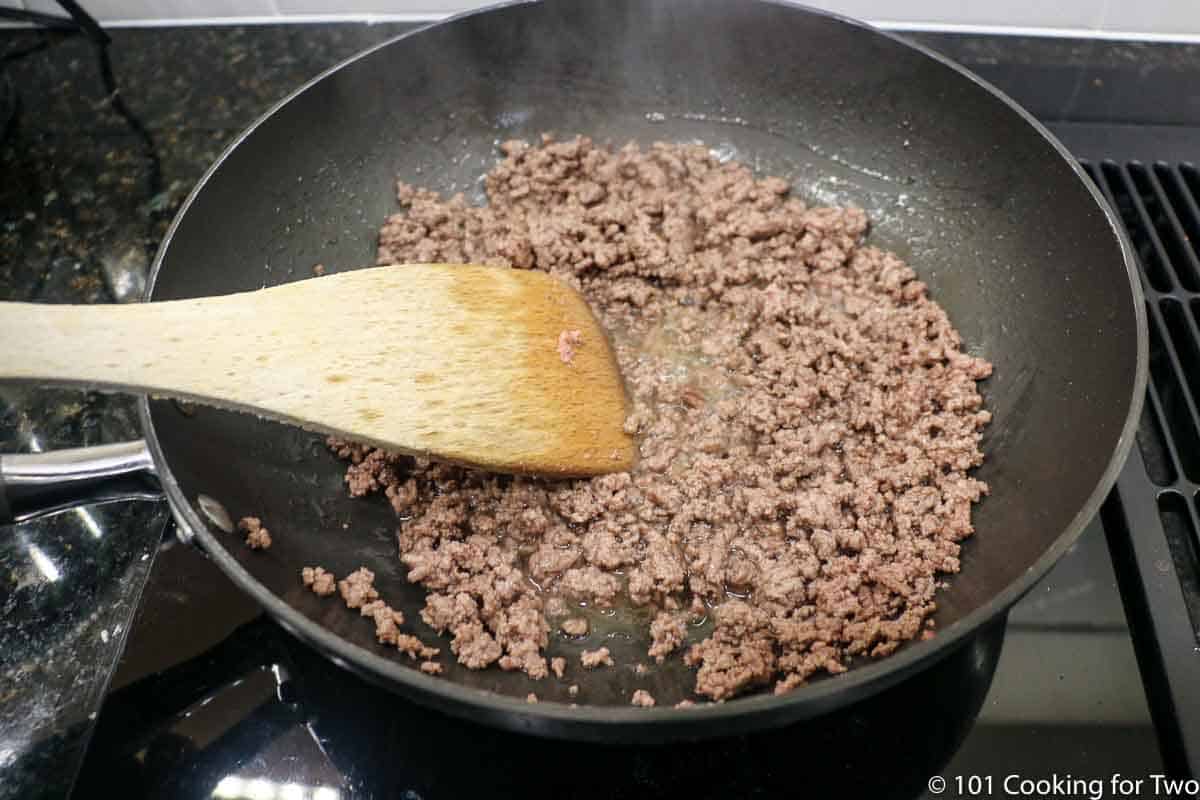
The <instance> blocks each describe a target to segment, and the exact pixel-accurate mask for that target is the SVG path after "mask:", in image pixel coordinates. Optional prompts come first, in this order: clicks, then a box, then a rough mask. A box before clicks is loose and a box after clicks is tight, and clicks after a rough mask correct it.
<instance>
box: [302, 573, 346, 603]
mask: <svg viewBox="0 0 1200 800" xmlns="http://www.w3.org/2000/svg"><path fill="white" fill-rule="evenodd" d="M300 580H301V581H303V582H304V585H305V586H307V587H309V588H310V589H312V590H313V593H314V594H316V595H319V596H321V597H328V596H329V595H331V594H333V593H334V592H336V591H337V580H336V579H335V578H334V577H333V573H332V572H326V571H325V569H324V568H322V567H305V568H304V569H302V570H300Z"/></svg>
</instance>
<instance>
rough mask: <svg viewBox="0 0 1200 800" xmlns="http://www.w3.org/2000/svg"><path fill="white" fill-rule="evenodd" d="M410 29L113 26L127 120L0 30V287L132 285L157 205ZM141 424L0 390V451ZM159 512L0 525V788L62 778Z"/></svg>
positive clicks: (88, 87)
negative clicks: (349, 65) (272, 111)
mask: <svg viewBox="0 0 1200 800" xmlns="http://www.w3.org/2000/svg"><path fill="white" fill-rule="evenodd" d="M408 27H411V26H397V25H376V26H367V25H344V26H333V25H328V26H320V27H308V26H281V27H273V28H188V29H175V30H115V31H112V39H113V41H112V44H111V45H110V47H109V53H110V56H111V62H112V70H113V74H114V76H115V82H116V86H117V89H118V91H119V93H120V97H121V99H122V100H123V101H124V106H125V108H126V109H128V112H129V116H128V117H126V116H123V115H122V114H121V113H119V112H120V109H119V107H115V106H114V103H113V102H112V99H111V97H109V96H108V94H107V93H106V91H105V86H104V83H103V81H102V79H101V66H100V62H99V59H98V51H97V48H96V47H95V46H94V45H93V44H91V43H90V42H89V41H87V40H86V39H84V38H83V37H82V36H68V35H62V34H45V33H40V32H31V31H12V30H10V31H3V32H0V70H2V71H0V125H2V126H4V128H3V130H4V132H3V139H0V175H2V176H3V180H0V299H2V300H30V301H36V302H46V303H108V302H127V301H131V300H136V299H138V298H140V297H141V294H142V292H143V290H144V288H145V280H146V273H147V269H148V267H149V264H150V262H151V261H152V259H153V257H154V253H155V250H156V249H157V247H158V243H159V241H160V240H161V238H162V236H163V234H164V233H165V231H166V229H167V226H168V225H169V224H170V221H171V218H172V216H173V215H174V214H175V212H176V211H177V210H178V208H179V206H180V204H181V203H182V201H183V199H184V198H185V197H186V195H187V193H188V192H189V191H190V190H191V188H192V186H193V185H194V184H195V183H196V181H197V180H198V179H199V178H200V176H201V175H202V174H203V172H204V170H205V169H206V168H207V167H208V165H209V164H210V163H211V162H212V161H213V160H214V159H215V158H216V157H217V155H218V154H219V153H220V152H221V150H222V149H223V148H224V147H225V146H226V145H228V144H229V142H230V141H232V140H233V138H234V137H235V136H236V135H237V134H238V132H239V131H240V130H241V129H242V128H244V127H245V126H246V125H248V124H250V123H251V122H252V121H253V120H254V119H255V118H256V117H258V116H259V115H260V114H262V113H263V112H264V111H266V110H267V109H268V108H270V106H271V105H272V104H274V103H275V102H277V101H278V100H280V99H281V98H283V97H284V96H286V95H287V93H289V92H290V91H292V90H293V89H295V88H296V87H297V86H299V85H300V84H302V83H303V82H304V81H306V80H308V79H309V78H311V77H313V76H314V75H316V74H318V73H319V72H321V71H322V70H324V69H326V68H328V67H330V66H332V65H333V64H336V63H337V62H338V61H340V60H342V59H344V58H346V57H348V56H351V55H353V54H354V53H356V52H358V51H360V50H362V49H364V48H366V47H368V46H370V45H372V44H375V43H377V42H380V41H382V40H384V39H387V38H389V37H391V36H394V35H396V34H397V33H398V32H401V31H403V30H405V29H406V28H408ZM14 95H15V97H16V101H17V102H16V107H15V110H14V109H12V108H11V104H6V102H5V100H3V99H2V98H6V97H12V96H14ZM6 105H9V108H7V109H6V108H5V106H6ZM10 115H11V116H10ZM14 344H16V343H12V342H7V343H5V345H6V346H10V347H11V346H14ZM137 437H138V427H137V419H136V414H135V411H134V404H133V402H132V400H131V399H130V398H127V397H120V396H109V395H102V394H99V393H95V392H80V391H63V390H44V389H33V388H28V387H17V386H12V385H0V452H29V451H37V450H43V449H45V450H49V449H53V448H61V447H73V446H79V445H85V444H98V443H103V442H114V441H122V440H127V439H134V438H137ZM168 520H169V514H168V512H167V509H166V507H165V505H164V504H163V503H161V502H160V503H145V502H143V503H118V504H112V505H108V506H101V507H90V508H86V509H82V510H79V511H76V512H71V513H65V514H59V515H57V516H54V517H50V518H48V519H43V520H39V521H35V522H29V523H25V524H22V525H18V526H15V527H13V528H10V529H4V530H0V608H2V609H3V610H2V612H0V642H2V643H3V651H2V654H0V776H2V777H0V798H8V797H22V798H28V797H32V796H38V795H41V796H50V797H58V796H64V795H66V794H67V793H68V792H69V790H70V785H71V781H72V780H73V778H74V774H75V765H76V764H77V762H78V760H79V759H80V757H81V756H82V753H83V750H84V748H85V747H86V744H87V736H88V734H89V732H90V729H91V726H90V721H91V720H93V719H94V718H95V716H96V712H97V710H98V708H99V705H100V702H101V700H102V699H103V696H104V692H105V688H106V686H107V683H108V679H109V676H110V674H111V671H112V669H113V666H114V664H115V662H116V660H117V658H118V656H119V655H120V652H121V649H122V646H123V642H124V636H125V633H126V632H127V628H128V622H129V619H130V618H131V616H132V614H133V611H134V609H135V607H136V605H137V602H138V599H139V597H140V596H141V592H142V587H143V585H144V583H145V579H146V576H147V574H148V573H149V570H150V567H151V565H152V563H153V559H154V554H155V552H156V551H157V548H158V546H159V542H160V539H161V538H162V537H163V532H164V526H166V524H167V522H168Z"/></svg>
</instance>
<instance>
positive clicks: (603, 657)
mask: <svg viewBox="0 0 1200 800" xmlns="http://www.w3.org/2000/svg"><path fill="white" fill-rule="evenodd" d="M579 663H580V664H583V666H584V668H585V669H595V668H596V667H611V666H612V665H613V660H612V656H611V655H609V652H608V648H607V647H601V648H599V649H597V650H584V651H583V652H582V653H580V654H579Z"/></svg>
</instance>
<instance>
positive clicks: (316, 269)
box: [312, 264, 325, 278]
mask: <svg viewBox="0 0 1200 800" xmlns="http://www.w3.org/2000/svg"><path fill="white" fill-rule="evenodd" d="M312 274H313V275H316V276H317V277H318V278H319V277H321V276H322V275H324V274H325V265H324V264H313V268H312Z"/></svg>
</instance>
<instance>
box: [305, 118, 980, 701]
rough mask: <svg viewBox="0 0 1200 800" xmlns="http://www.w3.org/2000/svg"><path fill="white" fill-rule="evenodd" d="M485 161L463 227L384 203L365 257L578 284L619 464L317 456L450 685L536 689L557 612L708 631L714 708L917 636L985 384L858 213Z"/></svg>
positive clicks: (748, 179) (710, 179) (378, 453)
mask: <svg viewBox="0 0 1200 800" xmlns="http://www.w3.org/2000/svg"><path fill="white" fill-rule="evenodd" d="M501 150H502V152H503V154H504V157H503V159H502V160H501V161H500V163H499V164H498V165H497V166H496V167H495V168H494V169H493V170H492V171H491V172H490V173H489V174H488V175H487V176H486V178H485V188H486V191H487V197H488V205H486V206H482V207H477V206H471V205H469V204H468V203H467V201H466V200H465V199H464V198H463V197H462V196H461V195H459V196H455V197H452V198H449V199H445V198H442V197H440V196H438V195H437V194H435V193H434V192H431V191H427V190H424V189H419V188H415V187H412V186H408V185H406V184H400V185H398V186H397V197H398V199H399V202H400V205H401V210H400V212H399V213H397V214H395V215H393V216H391V217H389V218H388V220H387V221H386V223H385V224H384V225H383V227H382V229H381V230H380V235H379V247H378V253H377V260H378V262H379V263H381V264H388V263H405V262H431V261H434V262H471V263H488V264H494V265H499V266H507V267H513V268H519V269H538V270H543V271H546V272H549V273H551V274H553V275H555V276H557V277H559V278H560V279H562V280H564V281H566V282H567V283H569V284H570V285H572V286H574V287H576V288H578V289H579V290H580V291H581V292H582V293H583V294H584V295H585V297H586V298H587V299H588V301H589V302H590V304H591V306H592V308H593V309H594V310H595V312H596V314H597V315H598V317H599V318H600V320H601V322H602V323H603V325H604V326H605V329H606V330H607V331H609V332H610V334H611V336H612V340H613V347H614V352H615V354H616V357H617V360H618V362H619V364H620V366H621V370H622V373H623V375H624V376H625V378H626V381H627V385H628V387H629V390H630V394H631V413H630V415H629V417H628V419H627V420H626V430H628V431H629V432H630V433H633V434H636V435H637V436H638V438H639V448H640V456H641V457H640V459H639V462H638V464H637V465H636V467H635V468H634V469H633V470H632V471H631V472H628V473H620V474H615V475H606V476H603V477H598V478H593V479H585V480H574V481H563V482H556V483H548V482H544V481H539V480H534V479H529V478H519V477H518V478H509V477H498V476H495V475H491V474H487V473H483V472H479V471H472V470H467V469H463V468H459V467H453V466H447V465H444V464H436V463H432V462H429V461H427V460H424V459H414V458H412V457H409V456H404V455H399V454H393V453H388V452H385V451H382V450H379V449H376V448H373V447H370V446H366V445H359V444H355V443H352V442H347V441H343V440H337V439H331V440H330V447H331V448H332V449H333V450H334V451H335V452H336V453H337V454H338V455H339V456H341V457H342V458H344V459H346V460H347V461H348V462H349V464H348V467H347V471H346V484H347V487H348V489H349V491H350V493H351V494H352V495H354V496H361V495H366V494H371V493H374V492H382V493H383V494H384V495H385V497H386V498H387V500H388V502H389V503H391V505H392V507H393V508H394V509H395V510H396V512H397V514H400V515H401V516H402V518H403V520H404V521H403V522H402V523H401V526H400V530H399V535H398V542H399V550H400V557H401V560H402V562H403V563H404V565H405V567H406V568H407V570H408V579H409V580H410V581H412V582H414V583H418V584H421V585H422V586H423V587H424V588H425V589H426V591H427V600H426V607H425V609H424V610H423V611H422V615H421V616H422V619H424V620H425V621H426V622H427V623H429V624H430V625H431V626H433V628H434V629H435V630H437V631H438V632H440V633H446V634H448V635H449V636H450V638H451V649H452V650H453V652H454V653H455V654H456V655H457V656H458V659H459V661H460V663H463V664H464V665H466V666H468V667H471V668H483V667H487V666H489V665H491V664H498V665H499V666H501V667H503V668H506V669H521V670H524V671H526V672H528V673H529V674H530V675H531V676H537V675H543V674H546V671H547V667H546V662H545V659H544V657H542V656H541V652H542V651H543V650H544V648H545V647H546V645H547V641H548V637H547V634H548V631H549V629H550V628H549V625H550V623H549V622H548V621H547V619H546V618H547V616H549V617H551V618H552V619H554V620H555V621H556V623H557V622H558V620H559V619H560V618H561V617H564V616H566V615H567V613H568V611H567V609H568V608H569V607H572V606H575V605H576V604H586V605H588V606H590V607H592V608H600V609H606V608H612V607H616V606H617V605H620V604H630V605H633V606H641V607H646V608H648V609H649V610H650V611H651V612H653V614H654V615H655V616H653V619H654V622H653V623H652V630H651V636H652V639H653V644H652V645H651V652H650V655H651V657H654V658H655V659H656V660H657V659H659V658H660V657H661V658H665V657H667V656H668V655H669V654H670V653H671V652H673V651H674V650H676V649H678V648H681V646H682V644H683V642H684V636H683V632H684V631H686V628H684V627H682V626H683V625H684V624H686V622H687V621H688V620H692V621H696V622H700V621H702V620H704V619H705V618H706V617H711V618H712V619H713V631H712V633H711V635H709V637H708V638H707V639H705V640H703V641H701V642H699V643H697V644H694V645H692V646H691V647H687V648H683V652H684V659H685V660H686V661H687V662H688V663H689V664H691V665H693V666H695V667H696V668H697V673H696V686H695V689H696V692H697V693H698V694H701V695H704V696H706V697H708V698H711V699H725V698H728V697H732V696H734V695H736V694H738V693H739V692H742V691H747V690H750V689H752V688H755V687H763V686H772V685H773V686H772V688H773V689H774V691H776V692H784V691H788V690H789V689H791V688H792V687H794V686H797V685H799V684H801V683H803V682H804V681H805V680H807V679H808V678H809V677H810V676H812V675H814V674H816V673H837V672H841V671H844V670H845V669H846V668H847V665H848V664H849V663H850V661H851V660H852V659H854V658H856V657H858V656H868V657H882V656H885V655H887V654H888V653H891V652H893V651H894V650H895V649H896V648H897V647H899V646H900V645H901V644H902V643H903V642H905V641H907V640H909V639H913V638H915V637H917V636H920V635H924V634H923V633H922V631H923V630H927V629H926V628H923V627H922V625H923V622H924V621H925V620H927V619H928V618H929V617H930V615H931V614H932V613H933V611H934V609H935V607H936V604H935V594H936V591H937V588H938V586H939V584H940V582H941V581H942V580H943V579H944V576H945V575H946V574H948V573H954V572H957V571H958V569H959V566H960V564H959V552H960V546H961V543H962V541H963V540H964V539H966V538H967V537H969V536H970V535H972V533H973V531H974V529H973V527H972V522H971V510H972V506H973V504H974V503H976V502H977V501H979V499H980V498H981V497H982V496H983V495H984V494H986V492H987V486H986V485H985V484H984V483H982V482H980V481H979V480H977V479H975V478H974V477H973V476H972V475H971V471H972V470H973V469H974V468H975V467H977V466H979V464H980V463H981V462H982V459H983V454H982V452H981V450H980V440H981V435H982V430H983V428H984V427H985V426H986V425H987V424H988V422H989V421H990V419H991V415H990V413H989V412H988V411H986V410H985V409H984V408H983V400H982V397H981V395H980V393H979V391H978V387H977V385H976V382H977V381H979V380H982V379H984V378H986V377H987V376H988V375H989V374H990V372H991V365H990V364H988V363H987V361H985V360H983V359H981V358H978V357H975V356H972V355H969V354H967V353H966V352H965V351H964V349H963V345H962V340H961V338H960V336H959V334H958V332H957V331H956V330H955V329H954V327H953V325H952V324H951V322H950V320H949V318H948V317H947V315H946V313H945V311H944V310H943V309H942V308H941V307H940V306H938V305H937V304H936V303H934V302H933V300H932V299H930V297H929V295H928V292H927V289H926V286H925V284H924V283H922V282H921V281H920V280H918V279H917V276H916V273H915V272H914V271H913V270H912V269H911V268H910V267H909V266H908V265H907V264H905V263H904V262H903V261H902V260H901V259H900V258H899V257H897V256H896V255H895V254H893V253H889V252H886V251H883V250H881V249H879V248H877V247H873V246H870V245H867V244H866V243H865V242H864V236H865V235H866V232H867V227H868V220H867V217H866V215H865V214H864V213H863V212H862V211H861V210H859V209H855V208H823V207H815V206H809V205H807V204H806V203H805V202H804V201H802V200H801V199H800V198H798V197H794V196H792V195H791V194H790V192H789V187H788V184H787V182H786V181H783V180H781V179H778V178H770V177H768V178H756V177H755V176H754V175H753V173H752V172H751V170H750V169H749V168H748V167H746V166H745V165H743V164H739V163H737V162H736V161H721V160H719V159H717V158H715V157H714V156H713V155H712V154H711V153H710V152H709V151H708V150H706V149H705V148H704V147H702V146H699V145H690V144H689V145H674V144H661V143H659V144H654V145H652V146H650V147H647V148H642V147H639V146H637V145H635V144H629V145H627V146H624V147H620V148H617V149H612V148H608V147H600V146H597V145H595V144H593V143H592V142H591V141H590V140H588V139H586V138H575V139H570V140H567V141H556V140H554V139H553V138H551V137H547V138H544V139H543V140H542V141H541V142H539V143H536V144H528V143H524V142H515V141H514V142H506V143H505V144H504V145H502V147H501ZM564 333H566V334H569V333H570V331H564ZM561 338H562V337H560V339H561ZM559 344H560V345H562V344H568V345H570V346H571V347H574V346H575V344H577V343H575V344H573V343H571V342H569V341H565V342H560V343H559ZM564 353H565V350H563V349H562V348H561V347H560V356H561V355H564ZM564 360H567V361H569V360H570V359H569V358H564ZM314 585H315V584H314ZM363 602H367V600H364V601H363ZM664 615H665V616H664Z"/></svg>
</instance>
